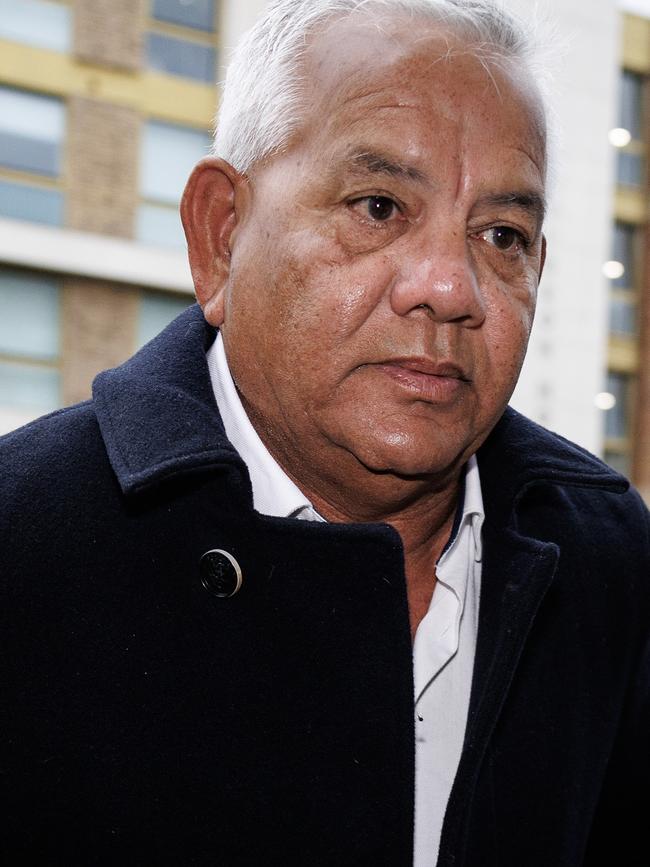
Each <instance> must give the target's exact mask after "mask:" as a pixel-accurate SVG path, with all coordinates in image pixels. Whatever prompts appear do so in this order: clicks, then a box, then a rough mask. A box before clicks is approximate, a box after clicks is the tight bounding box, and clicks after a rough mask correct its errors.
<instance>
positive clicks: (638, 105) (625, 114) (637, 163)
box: [616, 70, 646, 187]
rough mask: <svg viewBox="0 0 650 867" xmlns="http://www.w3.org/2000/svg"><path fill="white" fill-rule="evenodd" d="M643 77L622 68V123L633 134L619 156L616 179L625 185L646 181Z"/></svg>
mask: <svg viewBox="0 0 650 867" xmlns="http://www.w3.org/2000/svg"><path fill="white" fill-rule="evenodd" d="M643 115H644V113H643V77H642V76H640V75H637V74H636V73H634V72H629V71H627V70H623V71H622V72H621V78H620V83H619V126H620V127H621V128H622V129H625V130H627V131H628V133H629V134H630V142H629V144H627V145H626V146H625V147H623V148H621V149H620V150H619V152H618V155H617V164H616V180H617V181H618V183H619V184H621V185H622V186H626V187H642V186H643V184H644V183H645V157H646V154H645V147H644V142H643V139H644V135H643V129H644V116H643Z"/></svg>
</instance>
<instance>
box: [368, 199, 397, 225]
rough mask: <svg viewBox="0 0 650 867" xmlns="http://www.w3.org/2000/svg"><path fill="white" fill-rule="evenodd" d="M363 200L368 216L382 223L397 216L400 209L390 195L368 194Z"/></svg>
mask: <svg viewBox="0 0 650 867" xmlns="http://www.w3.org/2000/svg"><path fill="white" fill-rule="evenodd" d="M363 201H364V203H365V207H366V210H367V212H368V216H369V217H370V218H371V219H373V220H377V221H378V222H380V223H383V222H385V221H386V220H390V218H391V217H394V216H395V213H396V212H397V210H398V208H397V205H396V204H395V202H394V201H393V200H392V199H389V198H388V196H368V197H367V198H366V199H364V200H363Z"/></svg>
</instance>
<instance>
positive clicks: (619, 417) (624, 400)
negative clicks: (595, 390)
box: [605, 371, 632, 442]
mask: <svg viewBox="0 0 650 867" xmlns="http://www.w3.org/2000/svg"><path fill="white" fill-rule="evenodd" d="M631 388H632V377H631V376H630V375H629V374H628V373H616V372H613V371H610V372H609V373H608V374H607V391H608V392H609V393H610V394H611V395H613V396H614V400H615V402H614V405H613V406H612V408H611V409H609V410H607V413H606V415H605V437H606V439H608V440H619V441H620V442H626V441H627V440H628V438H629V434H630V411H631V407H632V400H631Z"/></svg>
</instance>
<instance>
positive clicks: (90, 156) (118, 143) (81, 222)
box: [66, 97, 140, 238]
mask: <svg viewBox="0 0 650 867" xmlns="http://www.w3.org/2000/svg"><path fill="white" fill-rule="evenodd" d="M68 123H69V127H68V130H69V131H68V142H67V150H66V164H67V166H66V174H67V189H68V196H67V218H66V223H67V225H68V226H69V227H70V228H73V229H81V230H83V231H87V232H99V233H102V234H106V235H115V236H117V237H121V238H131V237H133V226H134V220H135V212H136V206H137V190H138V152H139V134H140V119H139V116H138V114H137V113H136V112H135V111H133V110H131V109H129V108H124V107H122V106H117V105H111V104H110V103H106V102H100V101H99V100H94V99H86V98H85V97H73V98H72V99H71V100H70V103H69V112H68Z"/></svg>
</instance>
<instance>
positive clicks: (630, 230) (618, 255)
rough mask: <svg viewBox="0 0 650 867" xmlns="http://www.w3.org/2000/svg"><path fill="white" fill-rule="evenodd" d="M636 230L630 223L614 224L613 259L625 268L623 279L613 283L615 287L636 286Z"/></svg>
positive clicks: (620, 278)
mask: <svg viewBox="0 0 650 867" xmlns="http://www.w3.org/2000/svg"><path fill="white" fill-rule="evenodd" d="M635 241H636V228H635V227H634V226H633V225H631V224H630V223H620V222H616V223H614V243H613V249H612V258H613V259H615V260H616V261H617V262H620V263H621V264H622V265H623V267H624V268H625V273H624V274H623V276H622V277H619V278H618V279H617V280H614V281H613V284H612V285H613V286H620V287H624V288H632V287H633V286H634V285H635V284H636V279H635V277H636V256H635V253H636V244H635Z"/></svg>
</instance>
